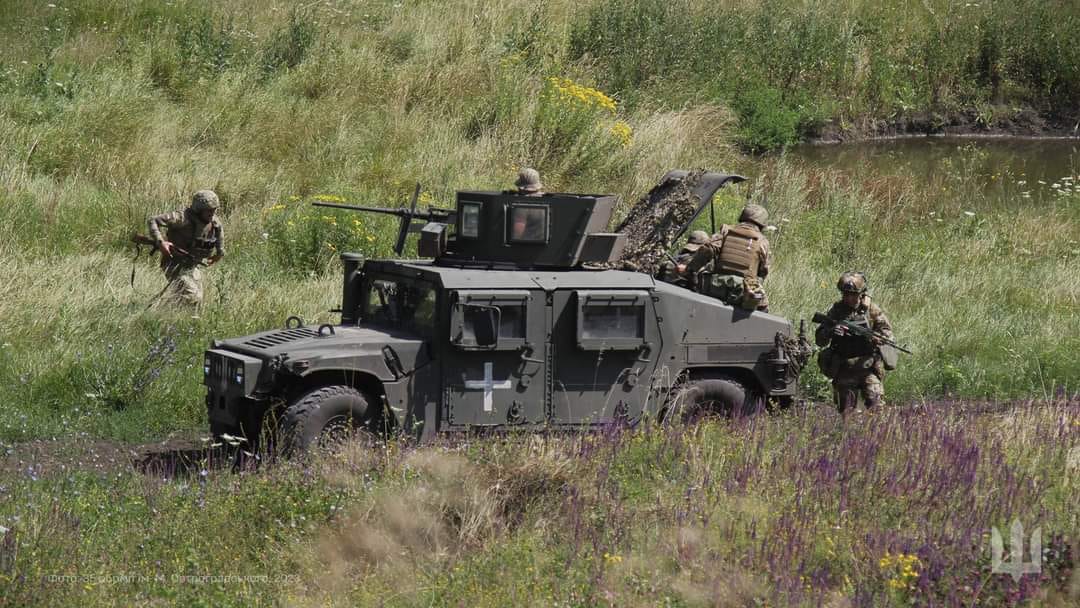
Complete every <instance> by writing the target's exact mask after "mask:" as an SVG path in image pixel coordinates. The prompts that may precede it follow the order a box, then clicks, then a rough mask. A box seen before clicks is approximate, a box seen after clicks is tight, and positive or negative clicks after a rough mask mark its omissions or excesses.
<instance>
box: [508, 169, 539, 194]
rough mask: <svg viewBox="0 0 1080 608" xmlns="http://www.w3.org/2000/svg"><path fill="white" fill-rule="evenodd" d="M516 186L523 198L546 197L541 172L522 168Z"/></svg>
mask: <svg viewBox="0 0 1080 608" xmlns="http://www.w3.org/2000/svg"><path fill="white" fill-rule="evenodd" d="M514 186H516V187H517V193H518V194H520V195H522V196H544V184H542V183H540V172H539V171H537V170H536V169H532V168H530V167H522V169H521V171H518V178H517V181H515V182H514Z"/></svg>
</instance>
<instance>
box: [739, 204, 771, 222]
mask: <svg viewBox="0 0 1080 608" xmlns="http://www.w3.org/2000/svg"><path fill="white" fill-rule="evenodd" d="M739 221H740V222H750V223H751V224H757V226H758V227H759V228H764V227H765V224H766V223H767V222H768V221H769V212H768V211H766V210H765V208H764V207H762V206H761V205H754V204H750V205H747V206H746V208H745V209H743V210H742V213H741V214H739Z"/></svg>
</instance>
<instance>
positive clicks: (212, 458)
mask: <svg viewBox="0 0 1080 608" xmlns="http://www.w3.org/2000/svg"><path fill="white" fill-rule="evenodd" d="M1062 402H1064V403H1066V404H1068V405H1070V406H1072V405H1076V406H1080V394H1077V395H1074V396H1072V397H1064V396H1059V397H1058V398H1055V399H1054V403H1059V404H1060V403H1062ZM1045 403H1046V402H1045V401H1040V400H1035V399H1022V400H1007V401H993V400H981V401H980V400H971V401H959V400H955V399H937V400H924V401H918V402H911V403H907V404H903V405H897V406H891V407H907V408H935V407H950V408H959V409H962V410H963V413H965V414H968V415H995V414H1000V415H1007V414H1009V413H1011V412H1012V411H1013V410H1015V409H1017V408H1027V407H1039V406H1040V405H1042V404H1045ZM796 407H799V406H796ZM801 407H831V406H830V405H826V404H810V405H803V406H801ZM237 466H241V467H243V468H245V469H247V468H251V467H257V466H258V465H257V463H256V462H255V461H253V460H251V459H250V458H246V457H245V455H244V454H243V453H242V452H241V451H240V449H239V448H235V447H230V446H228V445H224V444H222V443H213V444H212V443H211V442H210V441H209V439H208V437H206V436H199V435H197V434H190V435H187V436H177V437H170V438H168V439H166V440H164V441H160V442H155V443H139V444H135V443H124V442H119V441H109V440H105V439H94V438H90V437H81V436H76V437H69V438H53V439H39V440H33V441H26V442H16V443H5V442H0V479H4V478H8V479H12V478H19V477H26V478H31V479H41V478H44V477H62V476H64V475H67V474H69V473H72V472H81V473H98V474H102V475H108V474H115V473H117V472H121V471H127V470H136V471H139V472H142V473H144V474H147V475H154V476H162V477H183V476H186V475H191V474H198V473H199V472H200V471H203V470H206V469H225V468H235V467H237Z"/></svg>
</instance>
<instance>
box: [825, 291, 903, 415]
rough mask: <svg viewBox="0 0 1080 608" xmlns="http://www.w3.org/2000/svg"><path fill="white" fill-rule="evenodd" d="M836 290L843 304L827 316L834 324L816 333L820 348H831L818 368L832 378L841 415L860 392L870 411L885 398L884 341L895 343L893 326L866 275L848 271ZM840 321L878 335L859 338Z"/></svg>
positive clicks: (836, 305)
mask: <svg viewBox="0 0 1080 608" xmlns="http://www.w3.org/2000/svg"><path fill="white" fill-rule="evenodd" d="M836 288H837V289H839V290H840V294H841V297H840V301H839V302H836V303H835V304H833V305H832V308H830V309H829V311H828V312H827V313H825V314H826V316H827V317H828V318H829V319H830V320H832V321H834V323H822V324H821V325H819V326H818V328H817V331H816V332H815V333H814V339H815V341H816V342H817V345H818V346H826V347H827V348H825V349H824V350H822V351H821V352H820V353H819V354H818V365H819V366H820V367H821V371H822V373H824V374H825V375H826V376H828V377H829V378H831V379H832V384H833V396H834V397H835V399H836V406H837V408H838V409H839V410H840V413H844V412H845V411H846V410H849V409H854V408H855V407H856V405H857V404H858V400H859V395H860V393H861V394H862V397H863V402H864V404H865V406H866V409H870V408H872V407H874V406H877V405H881V404H882V403H883V401H884V399H885V389H884V386H883V385H882V384H881V381H882V379H884V378H885V364H884V362H883V359H882V352H881V349H882V345H883V340H882V339H883V338H884V339H885V340H889V341H892V340H893V333H892V325H891V324H890V323H889V319H888V317H886V316H885V311H883V310H881V307H880V306H878V305H877V304H875V303H873V302H871V301H870V296H869V295H867V293H866V276H865V275H864V274H863V273H861V272H845V273H844V274H842V275H840V280H839V281H837V283H836ZM836 321H849V322H852V323H854V324H856V325H858V326H860V327H864V328H866V329H869V330H871V331H872V332H874V334H877V335H873V336H870V337H865V336H860V335H856V334H854V333H853V332H851V331H849V330H848V329H847V328H845V327H844V326H843V325H839V324H837V323H835V322H836ZM890 369H891V368H890Z"/></svg>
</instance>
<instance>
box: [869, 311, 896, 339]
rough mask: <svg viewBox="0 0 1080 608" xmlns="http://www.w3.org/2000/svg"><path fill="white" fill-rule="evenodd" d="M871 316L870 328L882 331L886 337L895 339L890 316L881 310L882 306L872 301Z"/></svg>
mask: <svg viewBox="0 0 1080 608" xmlns="http://www.w3.org/2000/svg"><path fill="white" fill-rule="evenodd" d="M869 317H870V329H872V330H874V331H876V332H878V333H880V334H881V335H883V336H885V337H886V338H888V339H890V340H893V339H894V338H893V331H892V323H890V322H889V317H887V316H885V311H884V310H881V307H880V306H878V305H877V304H874V303H873V302H871V303H870V310H869Z"/></svg>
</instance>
